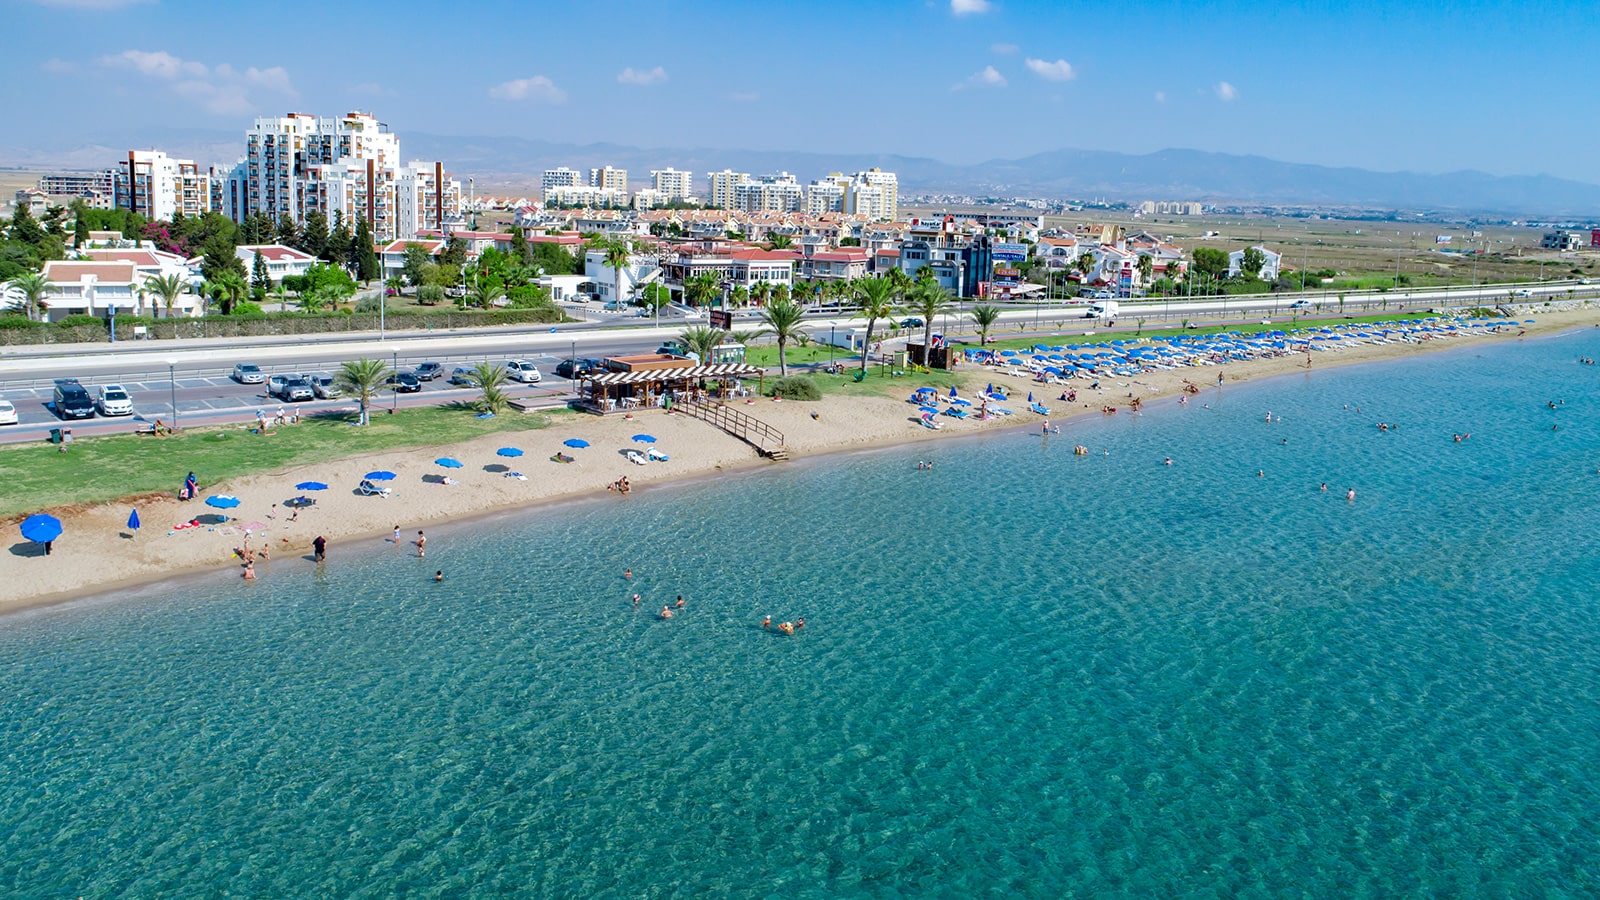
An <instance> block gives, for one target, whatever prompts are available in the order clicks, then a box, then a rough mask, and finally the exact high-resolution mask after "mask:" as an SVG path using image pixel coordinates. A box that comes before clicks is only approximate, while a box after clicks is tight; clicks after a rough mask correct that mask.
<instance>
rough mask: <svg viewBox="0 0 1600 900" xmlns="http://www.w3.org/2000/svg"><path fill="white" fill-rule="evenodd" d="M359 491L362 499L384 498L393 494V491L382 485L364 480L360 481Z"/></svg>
mask: <svg viewBox="0 0 1600 900" xmlns="http://www.w3.org/2000/svg"><path fill="white" fill-rule="evenodd" d="M360 489H361V496H363V497H385V498H386V497H388V496H389V495H390V494H391V493H393V491H391V490H390V489H389V488H388V486H386V485H382V484H374V483H372V482H371V481H368V480H367V479H365V478H363V479H361V484H360Z"/></svg>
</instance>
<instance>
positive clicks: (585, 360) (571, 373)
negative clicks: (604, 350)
mask: <svg viewBox="0 0 1600 900" xmlns="http://www.w3.org/2000/svg"><path fill="white" fill-rule="evenodd" d="M600 368H601V365H600V360H598V359H592V358H590V357H586V356H579V357H576V358H572V359H563V360H562V361H561V362H558V363H556V377H558V378H578V377H580V376H583V375H587V374H589V373H590V372H594V371H597V370H599V369H600Z"/></svg>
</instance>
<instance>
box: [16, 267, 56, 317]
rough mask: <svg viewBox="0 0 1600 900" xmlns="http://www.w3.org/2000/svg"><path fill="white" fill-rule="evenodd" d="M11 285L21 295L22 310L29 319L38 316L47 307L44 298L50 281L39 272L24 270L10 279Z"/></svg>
mask: <svg viewBox="0 0 1600 900" xmlns="http://www.w3.org/2000/svg"><path fill="white" fill-rule="evenodd" d="M11 286H12V287H13V288H15V289H16V290H17V292H18V293H20V294H21V295H22V304H21V305H22V312H23V315H26V316H27V317H28V318H29V319H35V318H38V317H39V316H40V314H42V313H43V312H44V311H45V310H46V309H47V308H48V307H49V304H48V303H46V302H45V298H46V297H48V296H50V282H48V281H45V280H44V275H43V274H42V273H40V272H24V273H22V274H21V275H18V276H17V277H15V278H13V279H11Z"/></svg>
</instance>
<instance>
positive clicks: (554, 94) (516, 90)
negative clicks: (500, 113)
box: [489, 75, 567, 103]
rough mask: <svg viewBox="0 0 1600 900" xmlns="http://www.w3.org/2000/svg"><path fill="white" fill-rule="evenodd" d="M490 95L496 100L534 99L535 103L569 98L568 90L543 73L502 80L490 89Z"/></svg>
mask: <svg viewBox="0 0 1600 900" xmlns="http://www.w3.org/2000/svg"><path fill="white" fill-rule="evenodd" d="M489 96H491V97H493V98H495V99H496V100H532V101H534V102H535V103H565V102H566V100H567V92H566V91H563V90H562V89H560V88H558V87H556V85H555V82H553V81H551V80H550V79H548V78H546V77H544V76H543V75H535V76H533V77H532V78H518V79H516V80H514V81H506V82H502V83H501V84H497V85H495V86H494V87H492V88H490V89H489Z"/></svg>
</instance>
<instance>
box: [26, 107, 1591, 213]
mask: <svg viewBox="0 0 1600 900" xmlns="http://www.w3.org/2000/svg"><path fill="white" fill-rule="evenodd" d="M130 146H131V147H150V146H155V147H160V148H162V149H164V150H166V151H167V152H168V153H169V154H171V155H173V156H178V157H184V158H189V159H194V160H196V161H198V162H202V163H217V164H225V163H230V162H232V161H233V160H234V159H236V158H237V157H238V156H239V154H240V152H241V151H242V149H243V140H242V136H241V135H235V134H230V133H228V132H221V131H204V130H198V129H184V130H172V131H166V132H164V133H163V134H161V135H139V136H133V139H131V140H130V141H129V143H127V144H124V145H122V146H120V147H113V146H77V147H70V148H68V147H61V148H55V149H42V150H41V149H26V150H25V149H22V148H17V147H6V146H0V165H5V166H24V167H38V168H93V167H99V166H108V165H112V164H114V162H115V160H116V159H117V158H118V157H120V156H121V155H123V154H125V153H126V152H127V148H128V147H130ZM401 148H402V150H403V151H404V153H405V156H406V158H408V159H441V160H444V161H445V164H446V165H447V166H449V167H450V169H451V170H452V171H454V172H456V173H458V176H465V175H469V174H470V175H473V176H474V177H475V178H476V179H477V180H478V181H479V182H481V183H482V184H483V185H484V186H485V188H486V192H488V191H489V190H493V191H494V192H496V193H498V192H500V191H499V190H498V189H493V188H490V186H491V185H524V186H525V190H526V192H528V193H532V192H534V191H535V190H537V188H538V180H539V173H540V172H542V171H543V170H544V169H546V168H551V167H554V166H563V165H564V166H570V167H572V168H575V169H579V170H586V169H588V168H591V167H594V166H602V165H613V166H620V167H622V168H626V169H627V170H628V172H629V174H630V175H631V176H632V179H633V181H634V182H635V183H642V182H643V181H644V180H645V178H646V177H648V173H649V171H650V170H651V169H661V168H668V167H671V168H676V169H684V170H688V171H690V172H693V173H694V175H695V180H696V182H697V184H700V185H702V186H703V184H704V178H705V174H706V173H707V172H712V171H719V170H722V169H733V170H735V171H739V172H777V171H787V172H790V173H793V174H794V175H795V176H796V177H797V178H799V179H800V180H801V181H802V182H806V181H810V180H811V179H813V178H818V177H821V176H822V175H825V174H827V173H828V172H854V171H858V170H860V169H866V168H871V167H873V166H877V167H880V168H883V169H885V170H888V171H891V172H895V173H896V174H897V175H898V176H899V178H900V191H901V193H902V194H917V193H955V194H974V195H979V196H1033V197H1055V198H1073V199H1092V198H1105V199H1111V200H1127V201H1133V202H1137V201H1141V200H1196V201H1201V202H1205V203H1230V204H1231V203H1244V204H1252V203H1259V204H1264V205H1276V206H1333V207H1368V208H1381V209H1399V210H1414V211H1439V212H1452V213H1498V214H1504V215H1514V216H1538V217H1556V216H1561V217H1573V218H1580V219H1581V218H1600V185H1596V184H1589V183H1586V182H1580V181H1573V180H1569V179H1564V178H1556V177H1552V176H1548V175H1532V176H1522V175H1517V176H1502V175H1489V174H1486V173H1483V172H1475V171H1462V172H1449V173H1445V174H1439V175H1427V174H1420V173H1415V172H1375V171H1371V170H1368V169H1357V168H1336V167H1331V166H1317V165H1306V164H1302V163H1287V162H1281V161H1278V160H1273V159H1267V158H1265V157H1260V156H1237V155H1232V154H1227V153H1208V152H1203V151H1199V150H1162V151H1159V152H1156V153H1147V154H1129V153H1114V152H1108V151H1099V150H1052V151H1048V152H1045V153H1036V154H1034V155H1032V156H1027V157H1023V158H1021V159H995V160H990V161H987V162H982V163H977V164H975V165H957V164H953V163H946V162H941V161H940V160H937V159H931V158H928V157H918V156H899V155H894V154H853V153H803V152H795V151H782V150H772V151H768V150H713V149H708V148H696V149H643V148H639V147H627V146H622V145H618V144H571V143H561V142H556V141H543V140H529V139H525V138H514V137H490V136H457V135H436V134H427V133H418V132H408V133H405V134H402V135H401ZM702 190H703V187H702Z"/></svg>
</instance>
